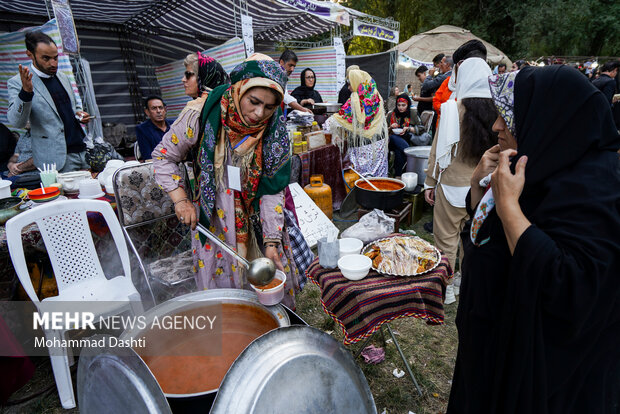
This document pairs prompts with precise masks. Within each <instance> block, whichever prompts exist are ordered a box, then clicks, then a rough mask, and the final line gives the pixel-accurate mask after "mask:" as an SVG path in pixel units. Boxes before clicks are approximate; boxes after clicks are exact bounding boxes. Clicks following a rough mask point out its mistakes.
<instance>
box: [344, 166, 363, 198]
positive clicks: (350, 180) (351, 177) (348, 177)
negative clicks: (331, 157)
mask: <svg viewBox="0 0 620 414" xmlns="http://www.w3.org/2000/svg"><path fill="white" fill-rule="evenodd" d="M343 176H344V182H345V183H346V184H347V185H346V186H345V187H346V190H347V194H349V191H351V190H352V189H353V186H354V185H355V182H356V181H357V180H359V179H360V176H359V175H357V174H355V173H354V172H353V170H346V171H345V172H344V173H343Z"/></svg>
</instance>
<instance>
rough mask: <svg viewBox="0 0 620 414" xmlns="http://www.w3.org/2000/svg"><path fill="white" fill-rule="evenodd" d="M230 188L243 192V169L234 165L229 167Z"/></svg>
mask: <svg viewBox="0 0 620 414" xmlns="http://www.w3.org/2000/svg"><path fill="white" fill-rule="evenodd" d="M228 188H230V189H231V190H235V191H241V169H240V168H239V167H235V166H234V165H229V166H228Z"/></svg>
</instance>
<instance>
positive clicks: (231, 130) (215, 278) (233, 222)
mask: <svg viewBox="0 0 620 414" xmlns="http://www.w3.org/2000/svg"><path fill="white" fill-rule="evenodd" d="M253 58H254V59H259V60H250V59H248V60H246V61H245V62H243V63H242V64H240V65H239V66H237V67H236V68H235V69H234V70H233V71H232V73H231V81H232V85H231V84H225V85H221V86H219V87H217V88H215V89H214V90H212V91H211V92H210V93H209V97H208V99H207V101H206V103H205V105H204V110H203V111H202V115H201V117H200V118H201V122H200V123H201V125H204V127H203V128H202V131H201V132H202V134H195V133H194V132H193V131H187V133H183V134H182V135H180V136H178V137H177V140H173V141H170V142H168V143H166V144H164V145H162V147H161V149H160V154H161V155H160V157H159V159H158V161H156V165H155V166H156V179H157V181H158V183H159V184H160V185H161V186H162V187H163V188H164V190H165V191H167V192H168V194H169V195H170V197H171V198H172V200H173V201H174V203H175V211H176V214H177V217H178V218H179V220H180V221H181V222H183V223H186V224H188V225H191V227H192V229H195V227H196V224H197V223H198V222H200V223H201V224H202V225H203V226H205V227H207V228H209V229H210V230H211V232H213V233H214V234H216V235H217V236H218V237H219V238H220V239H221V240H223V241H225V242H226V243H228V244H229V245H231V246H233V247H236V249H237V252H238V253H239V254H240V255H242V256H244V257H246V258H247V259H249V260H252V259H254V258H255V257H257V256H260V255H262V253H261V250H264V255H265V256H266V257H268V258H270V259H272V260H273V261H274V263H275V264H276V267H277V268H278V269H280V270H282V271H284V272H285V273H286V275H287V279H286V282H285V291H286V294H285V298H284V299H283V303H284V304H285V305H287V306H290V307H294V305H295V301H294V297H295V296H294V295H295V291H296V290H298V289H299V273H298V269H297V267H296V265H295V263H294V261H293V258H292V255H291V250H290V240H289V237H288V234H287V232H286V229H285V218H284V214H283V209H284V207H283V205H284V190H285V188H286V186H287V185H288V182H289V177H290V156H289V149H290V143H289V139H288V134H287V131H286V125H285V120H284V117H283V114H282V111H281V109H280V103H281V102H282V99H283V96H284V95H283V94H284V92H283V91H284V86H283V85H284V84H285V82H286V74H285V73H284V72H283V71H282V68H281V67H280V66H279V65H278V64H277V63H276V62H274V61H273V60H271V59H269V58H268V57H267V56H264V55H258V56H254V57H253ZM251 59H252V58H251ZM199 135H200V136H199ZM175 142H176V143H175ZM166 145H167V146H166ZM192 148H195V149H196V153H197V158H196V164H197V169H196V172H195V176H196V182H197V184H196V185H195V188H193V189H192V190H193V192H192V200H190V199H189V198H188V197H187V195H186V192H185V190H184V189H183V188H181V186H182V185H183V183H181V182H180V177H179V176H178V175H175V174H174V173H173V174H171V172H173V171H172V170H171V164H174V163H177V162H179V161H181V160H183V159H184V158H185V156H186V155H187V153H189V152H190V150H192ZM258 223H260V224H262V234H256V233H255V231H254V230H255V228H257V227H258ZM193 236H194V238H193V240H192V242H193V248H194V250H193V251H194V263H195V271H196V282H197V285H198V289H212V288H248V287H249V286H248V284H247V280H246V278H245V269H244V268H243V266H241V265H240V264H239V263H238V262H237V261H236V260H234V259H233V258H232V257H230V255H229V254H228V253H226V252H224V251H223V250H221V249H220V248H218V246H217V245H215V244H213V243H211V242H210V241H208V240H206V239H204V238H202V237H200V236H199V234H198V233H197V232H195V231H194V233H193ZM259 239H262V240H263V245H262V246H259V245H258V240H259Z"/></svg>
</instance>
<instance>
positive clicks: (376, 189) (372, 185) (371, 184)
mask: <svg viewBox="0 0 620 414" xmlns="http://www.w3.org/2000/svg"><path fill="white" fill-rule="evenodd" d="M351 170H352V171H353V172H354V173H355V174H357V175H359V176H360V177H361V178H362V180H364V181H366V182H367V183H368V184H369V185H370V186H371V187H372V188H374V190H375V191H383V190H379V189H378V188H377V186H376V185H374V184H373V183H371V182H370V180H368V179H367V178H366V177H364V176H363V175H362V174H360V173H358V172H357V171H355V169H354V168H353V167H351Z"/></svg>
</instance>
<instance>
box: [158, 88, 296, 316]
mask: <svg viewBox="0 0 620 414" xmlns="http://www.w3.org/2000/svg"><path fill="white" fill-rule="evenodd" d="M203 104H204V98H198V99H196V100H194V101H192V102H190V103H188V104H187V106H186V107H185V109H183V111H182V112H181V114H180V115H179V117H178V118H177V120H176V121H175V122H174V124H172V126H171V127H170V130H169V131H168V132H167V133H166V134H165V135H164V137H163V139H162V141H161V143H160V144H159V145H158V146H157V147H156V148H155V150H154V151H153V159H154V160H155V161H154V167H155V178H156V180H157V182H158V183H159V185H161V186H162V188H163V189H164V191H166V192H170V191H172V190H174V189H176V188H178V187H179V186H181V187H183V186H184V185H185V183H183V182H181V177H182V174H181V171H180V169H179V164H178V163H180V162H182V161H183V160H185V158H186V156H187V154H188V153H189V152H190V150H191V149H192V147H193V146H195V145H197V141H198V135H199V134H198V133H197V131H198V129H199V118H200V112H201V109H202V105H203ZM228 155H229V156H228V157H227V159H228V160H231V159H232V157H231V156H230V155H231V154H228ZM242 179H243V178H242ZM224 180H225V182H228V177H227V169H226V168H225V169H224ZM259 205H260V221H261V224H262V228H263V238H264V239H265V240H267V239H273V240H278V241H281V244H280V247H278V249H279V254H280V260H281V261H282V265H283V267H284V271H285V273H286V282H285V285H284V289H285V295H284V299H283V300H282V303H283V304H284V305H286V306H288V307H290V308H293V309H294V308H295V292H296V291H299V280H300V274H299V271H298V269H297V266H296V265H295V262H294V260H293V257H292V254H291V248H290V245H291V244H290V240H289V236H288V233H287V231H286V229H285V224H284V214H283V205H284V193H283V192H280V193H278V194H274V195H265V196H263V197H262V198H261V199H260V202H259ZM196 211H197V213H199V206H198V205H196ZM234 212H235V200H234V193H233V191H232V190H230V189H226V190H223V191H217V193H216V198H215V208H214V209H213V216H212V217H211V220H210V222H211V228H210V230H211V232H212V233H214V234H215V235H217V236H218V237H219V238H220V239H221V240H223V241H224V242H226V243H227V244H228V245H230V246H233V247H234V246H236V244H237V241H236V229H237V227H238V226H246V225H247V223H236V222H235V214H234ZM192 249H193V256H194V271H195V277H196V284H197V285H198V289H216V288H238V289H251V287H250V286H249V284H248V283H247V280H246V277H245V271H246V269H245V267H244V266H243V265H241V264H240V263H238V261H237V260H236V259H234V258H232V257H231V256H230V255H229V254H228V253H227V252H225V251H224V250H223V249H221V248H220V247H218V246H217V245H215V244H214V243H212V242H210V241H209V240H207V241H206V243H205V244H204V246H203V245H202V243H201V242H200V239H199V235H198V232H197V231H193V232H192Z"/></svg>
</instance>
